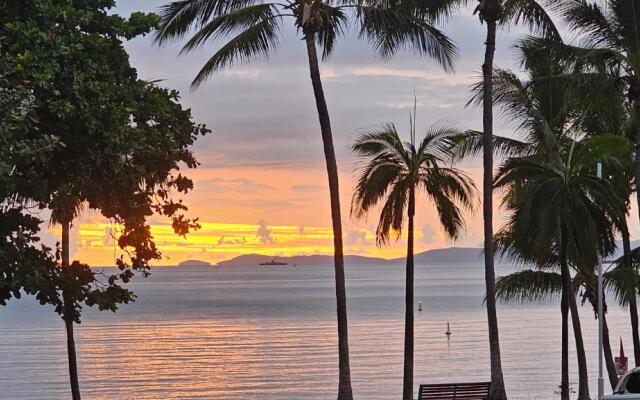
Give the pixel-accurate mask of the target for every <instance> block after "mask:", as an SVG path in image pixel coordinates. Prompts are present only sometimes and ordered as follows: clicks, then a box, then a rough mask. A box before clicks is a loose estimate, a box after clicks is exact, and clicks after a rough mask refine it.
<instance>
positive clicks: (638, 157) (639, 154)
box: [630, 81, 640, 218]
mask: <svg viewBox="0 0 640 400" xmlns="http://www.w3.org/2000/svg"><path fill="white" fill-rule="evenodd" d="M632 89H633V93H638V89H640V83H637V82H634V81H632V82H631V88H630V91H631V90H632ZM633 106H634V109H635V112H636V143H635V178H636V200H637V202H638V218H640V98H638V97H636V99H635V100H634V102H633Z"/></svg>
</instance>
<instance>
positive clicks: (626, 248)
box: [622, 218, 640, 366]
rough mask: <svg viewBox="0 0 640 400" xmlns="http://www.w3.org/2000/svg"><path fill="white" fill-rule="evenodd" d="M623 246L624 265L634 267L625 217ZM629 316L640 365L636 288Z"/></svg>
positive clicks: (635, 357)
mask: <svg viewBox="0 0 640 400" xmlns="http://www.w3.org/2000/svg"><path fill="white" fill-rule="evenodd" d="M622 225H623V226H622V248H623V249H624V266H625V268H629V269H631V268H633V265H631V256H630V254H631V238H630V236H629V229H628V226H627V219H626V218H624V219H623V224H622ZM629 316H630V318H631V337H632V339H633V357H634V361H635V365H636V366H638V365H640V334H639V333H638V303H637V301H636V296H635V290H634V294H633V296H629Z"/></svg>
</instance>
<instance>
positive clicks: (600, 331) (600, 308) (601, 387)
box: [597, 163, 604, 400]
mask: <svg viewBox="0 0 640 400" xmlns="http://www.w3.org/2000/svg"><path fill="white" fill-rule="evenodd" d="M597 175H598V178H602V163H598V171H597ZM603 304H604V297H603V290H602V256H601V255H600V251H599V250H598V400H602V398H603V397H604V377H603V372H604V371H603V365H602V359H603V353H604V352H603V348H602V338H603V324H602V318H603V316H604V314H603Z"/></svg>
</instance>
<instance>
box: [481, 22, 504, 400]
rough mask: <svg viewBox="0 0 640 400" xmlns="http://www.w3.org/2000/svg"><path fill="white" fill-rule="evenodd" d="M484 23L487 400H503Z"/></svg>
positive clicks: (490, 40) (492, 41) (492, 46)
mask: <svg viewBox="0 0 640 400" xmlns="http://www.w3.org/2000/svg"><path fill="white" fill-rule="evenodd" d="M486 22H487V41H486V43H485V53H484V64H483V65H482V75H483V80H484V81H483V86H484V94H483V103H482V106H483V110H482V111H483V112H482V125H483V135H482V146H483V151H482V154H483V169H484V171H483V182H482V189H483V190H482V192H483V193H482V195H483V199H482V200H483V201H482V215H483V219H484V271H485V274H484V276H485V284H486V289H487V293H486V295H487V302H486V304H487V322H488V325H489V352H490V355H491V398H492V399H493V400H506V398H507V393H506V391H505V388H504V377H503V375H502V360H501V357H500V337H499V332H498V315H497V311H496V272H495V269H494V265H493V261H494V260H493V258H494V257H493V198H492V195H493V59H494V55H495V51H496V25H497V23H496V20H494V19H489V20H487V21H486Z"/></svg>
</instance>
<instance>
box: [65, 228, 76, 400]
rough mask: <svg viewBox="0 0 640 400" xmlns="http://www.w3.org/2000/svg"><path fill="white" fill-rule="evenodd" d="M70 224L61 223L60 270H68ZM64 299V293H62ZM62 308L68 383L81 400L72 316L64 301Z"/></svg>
mask: <svg viewBox="0 0 640 400" xmlns="http://www.w3.org/2000/svg"><path fill="white" fill-rule="evenodd" d="M70 227H71V223H70V222H69V221H63V222H62V268H69V229H70ZM63 298H64V293H63ZM64 303H65V304H64V308H65V311H64V312H63V315H62V318H63V320H64V325H65V328H66V330H67V356H68V358H69V382H70V383H71V397H72V399H73V400H81V398H80V384H79V382H78V362H77V358H76V342H75V338H74V336H73V316H72V315H71V312H70V311H69V310H68V307H69V304H68V301H67V300H66V299H64Z"/></svg>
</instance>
